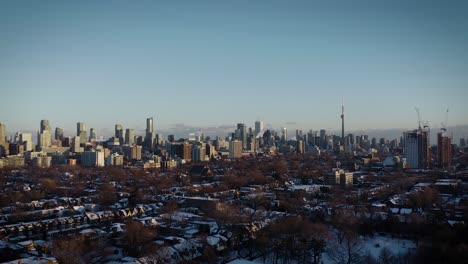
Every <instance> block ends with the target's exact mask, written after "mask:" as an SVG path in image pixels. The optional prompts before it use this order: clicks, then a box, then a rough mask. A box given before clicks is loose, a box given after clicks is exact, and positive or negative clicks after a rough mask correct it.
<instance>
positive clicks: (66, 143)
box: [0, 114, 452, 168]
mask: <svg viewBox="0 0 468 264" xmlns="http://www.w3.org/2000/svg"><path fill="white" fill-rule="evenodd" d="M341 119H342V131H341V136H336V135H328V134H327V133H326V131H325V130H324V129H321V130H320V131H312V130H310V131H309V132H306V133H303V132H302V130H296V133H295V138H294V139H290V138H293V137H288V131H287V129H286V128H283V129H281V131H280V132H279V133H278V132H277V131H274V130H265V128H264V124H263V122H262V121H256V122H255V128H247V127H246V126H245V124H243V123H239V124H237V128H236V129H235V130H234V131H233V132H232V133H229V135H228V136H227V137H226V138H225V139H221V138H219V137H216V139H213V140H210V138H209V137H205V136H204V135H203V134H199V135H196V136H194V137H189V138H185V139H179V140H176V138H175V137H174V135H169V136H168V137H167V141H166V140H164V139H163V136H162V135H161V134H157V133H155V131H154V127H153V125H154V123H153V118H147V119H146V131H145V135H144V136H138V135H135V132H134V130H133V129H130V128H127V129H124V127H123V126H122V125H120V124H116V125H115V134H114V136H113V137H111V138H110V139H108V140H107V141H104V142H103V141H101V140H99V141H98V140H97V135H96V130H95V129H94V128H91V129H90V130H89V135H88V132H87V130H86V124H85V123H82V122H78V123H77V128H76V136H74V137H65V136H64V133H63V129H61V128H59V127H57V128H56V129H55V137H54V138H53V137H52V129H51V126H50V122H49V121H48V120H41V122H40V130H39V131H38V132H37V144H36V146H34V145H33V140H32V135H31V133H16V135H15V137H14V139H13V138H11V139H10V140H7V137H6V133H5V130H6V128H5V127H6V126H5V124H2V123H0V157H1V156H6V155H8V154H10V155H18V154H22V153H23V152H34V151H37V152H44V151H45V152H46V153H50V152H60V151H62V152H63V151H69V152H71V154H72V155H71V156H72V157H73V153H82V152H100V151H101V150H103V149H106V150H108V153H106V155H105V156H106V158H107V156H109V153H117V155H118V153H119V152H120V153H123V154H125V155H124V157H125V158H126V160H141V159H142V155H141V153H142V150H144V151H145V152H147V153H151V154H158V155H159V156H162V157H163V158H164V157H165V158H166V159H167V158H178V159H183V160H186V161H208V160H210V159H211V158H215V157H223V153H224V154H225V155H224V157H226V158H240V157H242V156H243V155H255V154H257V153H264V154H265V153H266V154H268V153H277V152H279V153H293V152H296V153H305V152H309V153H312V154H316V155H320V152H321V151H326V152H334V153H350V154H356V153H363V152H364V153H365V152H368V153H373V152H381V153H388V154H392V153H395V152H394V150H398V149H399V148H400V149H401V150H402V154H404V155H403V156H404V158H403V160H404V162H403V164H404V165H403V166H406V167H407V168H425V167H429V166H430V165H431V156H430V144H429V130H427V129H425V128H419V129H415V130H412V131H408V132H405V133H403V136H402V137H401V138H400V140H399V142H398V140H396V139H395V140H391V141H388V140H386V139H385V138H381V139H380V140H379V141H377V139H375V138H372V139H371V140H369V137H368V136H367V135H360V136H356V137H355V136H354V135H353V134H348V135H346V136H345V133H344V114H342V116H341ZM437 141H438V142H437V147H438V150H437V164H438V165H440V166H443V167H446V166H450V162H451V159H452V145H451V138H450V137H449V136H447V135H446V133H445V131H444V132H441V133H438V137H437ZM103 147H104V148H103ZM397 152H398V151H397ZM103 154H104V153H103ZM67 156H70V155H67ZM80 156H81V157H83V155H80ZM94 156H99V155H93V157H94ZM102 156H103V158H104V155H102ZM151 159H152V158H151ZM101 163H104V162H98V163H96V161H92V162H91V165H95V164H100V165H101ZM114 163H115V162H110V164H114ZM106 164H107V162H106ZM117 164H119V165H120V164H121V162H117ZM102 165H103V164H102Z"/></svg>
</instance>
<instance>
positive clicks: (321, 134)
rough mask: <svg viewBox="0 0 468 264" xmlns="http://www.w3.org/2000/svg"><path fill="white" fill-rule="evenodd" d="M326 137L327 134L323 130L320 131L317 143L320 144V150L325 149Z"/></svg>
mask: <svg viewBox="0 0 468 264" xmlns="http://www.w3.org/2000/svg"><path fill="white" fill-rule="evenodd" d="M326 135H327V132H326V130H325V129H320V141H319V144H320V148H321V149H324V148H325V145H326V144H327V140H326V138H325V136H326Z"/></svg>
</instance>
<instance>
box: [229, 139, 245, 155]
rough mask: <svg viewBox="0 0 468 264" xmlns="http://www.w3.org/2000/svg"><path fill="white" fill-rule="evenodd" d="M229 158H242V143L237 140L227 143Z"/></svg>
mask: <svg viewBox="0 0 468 264" xmlns="http://www.w3.org/2000/svg"><path fill="white" fill-rule="evenodd" d="M229 158H230V159H238V158H242V141H239V140H233V141H229Z"/></svg>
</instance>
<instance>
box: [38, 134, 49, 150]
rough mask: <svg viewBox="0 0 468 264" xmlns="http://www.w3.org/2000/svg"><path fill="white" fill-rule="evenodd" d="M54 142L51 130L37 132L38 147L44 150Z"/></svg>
mask: <svg viewBox="0 0 468 264" xmlns="http://www.w3.org/2000/svg"><path fill="white" fill-rule="evenodd" d="M51 144H52V135H51V134H50V131H49V130H44V131H43V132H42V133H39V131H38V132H37V148H38V150H42V149H43V148H47V147H49V146H50V145H51Z"/></svg>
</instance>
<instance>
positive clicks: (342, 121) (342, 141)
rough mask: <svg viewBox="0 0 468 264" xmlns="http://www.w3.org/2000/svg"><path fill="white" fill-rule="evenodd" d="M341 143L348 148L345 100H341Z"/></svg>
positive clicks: (344, 147)
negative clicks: (345, 125) (345, 134)
mask: <svg viewBox="0 0 468 264" xmlns="http://www.w3.org/2000/svg"><path fill="white" fill-rule="evenodd" d="M341 145H342V146H343V149H344V150H346V145H345V137H344V101H342V102H341Z"/></svg>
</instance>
